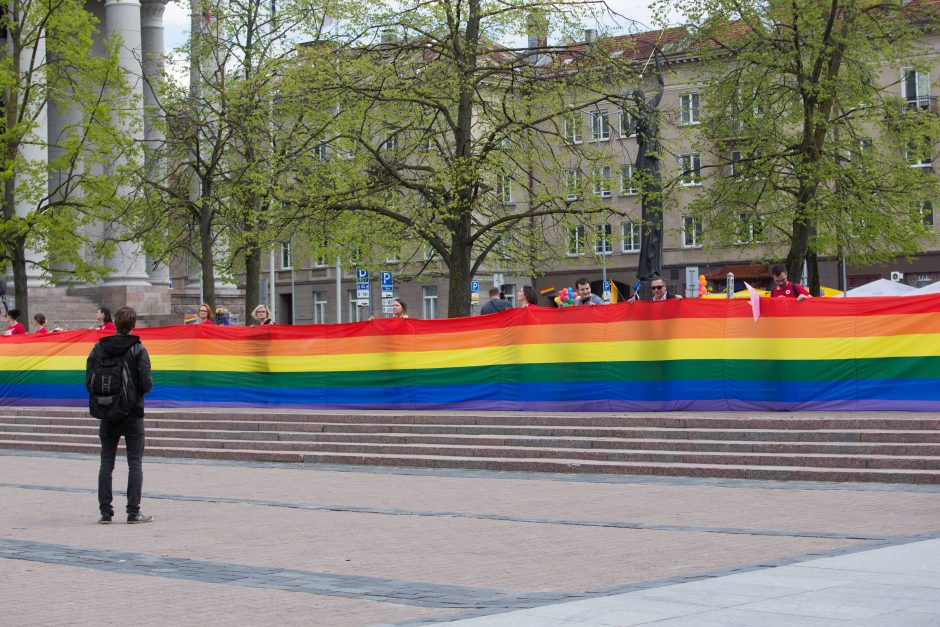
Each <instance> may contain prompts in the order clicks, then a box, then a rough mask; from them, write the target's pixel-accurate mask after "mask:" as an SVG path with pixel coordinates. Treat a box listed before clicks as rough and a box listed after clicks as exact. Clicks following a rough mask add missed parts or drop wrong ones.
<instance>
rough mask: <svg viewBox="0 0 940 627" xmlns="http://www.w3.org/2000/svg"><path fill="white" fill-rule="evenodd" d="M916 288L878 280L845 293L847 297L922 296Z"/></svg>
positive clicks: (886, 280)
mask: <svg viewBox="0 0 940 627" xmlns="http://www.w3.org/2000/svg"><path fill="white" fill-rule="evenodd" d="M922 293H923V292H921V291H920V290H918V289H917V288H916V287H911V286H910V285H907V284H905V283H898V282H897V281H889V280H888V279H878V280H877V281H872V282H871V283H866V284H865V285H860V286H858V287H856V288H853V289H851V290H849V291H848V292H846V293H845V295H846V296H911V295H913V294H922Z"/></svg>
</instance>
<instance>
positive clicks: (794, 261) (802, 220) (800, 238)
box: [787, 180, 815, 282]
mask: <svg viewBox="0 0 940 627" xmlns="http://www.w3.org/2000/svg"><path fill="white" fill-rule="evenodd" d="M813 196H815V189H814V188H813V187H812V184H811V183H810V182H809V181H804V180H800V191H799V194H798V195H797V199H796V202H797V207H796V214H795V215H794V217H793V231H792V234H793V235H792V237H791V238H790V252H788V253H787V277H788V278H789V279H790V280H791V281H796V282H798V281H799V280H800V277H801V276H802V275H803V262H804V261H805V260H806V252H807V250H808V249H809V236H810V231H811V230H812V225H811V224H810V221H809V217H808V216H807V215H806V207H808V206H809V204H810V202H811V201H812V199H813Z"/></svg>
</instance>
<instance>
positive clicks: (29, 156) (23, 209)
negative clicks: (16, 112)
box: [9, 37, 49, 323]
mask: <svg viewBox="0 0 940 627" xmlns="http://www.w3.org/2000/svg"><path fill="white" fill-rule="evenodd" d="M45 60H46V41H45V38H44V37H40V38H39V40H38V42H37V44H36V50H35V54H34V51H33V50H32V49H24V50H22V51H21V52H20V67H21V68H23V70H24V71H25V70H27V69H28V68H31V67H32V68H34V69H37V70H38V68H40V67H42V66H43V64H44V63H45ZM32 76H33V78H32V82H33V85H34V87H35V89H34V90H33V94H36V93H41V92H42V89H41V85H42V82H43V81H44V80H45V79H44V78H43V77H42V75H41V72H40V71H35V72H32ZM20 94H21V96H22V92H20ZM35 98H36V96H35V95H33V96H32V100H33V102H35ZM23 104H24V103H23V102H22V98H21V100H20V106H23ZM48 115H49V109H48V107H47V106H46V105H45V104H43V105H42V109H41V110H40V111H39V114H38V115H37V116H36V126H35V128H33V129H32V131H31V132H30V134H29V135H27V136H26V137H24V139H23V142H22V143H21V144H20V148H19V152H20V156H21V157H22V158H23V159H24V160H25V161H26V162H27V163H29V164H46V163H48V162H49V148H48V138H49V124H48V122H49V117H48ZM30 169H31V168H26V171H27V174H26V177H27V178H29V177H30V176H31V175H30V174H29V171H30ZM17 178H19V177H17ZM16 184H17V187H20V181H19V180H17V181H16ZM20 189H25V187H23V188H20ZM36 200H37V199H36V198H35V197H30V196H27V195H26V192H22V193H18V194H17V197H16V215H18V216H20V217H23V216H26V215H27V214H29V213H31V212H33V211H35V210H36ZM39 256H40V253H38V252H36V251H35V250H31V249H28V248H27V250H26V259H27V261H29V260H31V259H33V260H38V258H39ZM26 285H27V287H41V286H45V285H48V282H47V281H46V280H45V279H43V277H42V271H41V270H40V269H39V268H37V267H36V266H35V265H33V264H32V263H27V264H26ZM9 289H10V292H11V293H12V292H13V283H12V281H11V282H10V286H9ZM23 322H24V323H25V322H26V321H25V320H23Z"/></svg>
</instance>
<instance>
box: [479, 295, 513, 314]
mask: <svg viewBox="0 0 940 627" xmlns="http://www.w3.org/2000/svg"><path fill="white" fill-rule="evenodd" d="M507 309H512V305H510V304H509V301H508V300H506V299H504V298H491V299H490V300H488V301H487V302H486V304H484V305H483V307H481V308H480V315H481V316H483V315H487V314H494V313H499V312H501V311H506V310H507Z"/></svg>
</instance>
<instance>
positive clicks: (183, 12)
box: [163, 0, 652, 52]
mask: <svg viewBox="0 0 940 627" xmlns="http://www.w3.org/2000/svg"><path fill="white" fill-rule="evenodd" d="M649 3H650V0H607V4H608V6H609V7H610V8H611V9H612V10H613V11H615V12H617V13H619V14H621V15H624V16H626V17H628V18H630V19H633V20H636V21H637V22H640V23H641V24H642V25H645V26H646V28H641V30H652V25H651V23H652V20H651V17H650V15H651V11H650V9H649ZM163 23H164V27H165V29H166V31H165V37H166V44H165V49H166V50H167V51H168V52H169V51H170V50H172V49H173V48H176V47H178V46H180V45H181V44H183V43H184V42H185V41H186V38H187V37H188V36H189V3H186V4H185V6H184V5H181V4H178V3H176V2H171V3H170V4H168V5H167V6H166V11H165V12H164V14H163ZM584 26H585V28H592V27H596V25H592V24H585V25H584Z"/></svg>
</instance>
